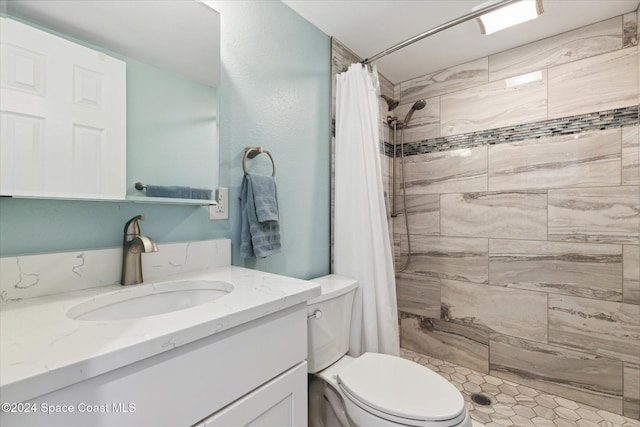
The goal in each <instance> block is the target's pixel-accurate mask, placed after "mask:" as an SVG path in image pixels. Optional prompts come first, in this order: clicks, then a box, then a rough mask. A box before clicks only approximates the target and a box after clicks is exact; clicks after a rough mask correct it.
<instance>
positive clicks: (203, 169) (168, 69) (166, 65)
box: [0, 0, 220, 200]
mask: <svg viewBox="0 0 640 427" xmlns="http://www.w3.org/2000/svg"><path fill="white" fill-rule="evenodd" d="M0 6H2V7H1V8H0V12H2V14H3V15H4V16H8V17H11V18H16V19H18V20H21V21H22V22H26V23H29V24H33V25H34V26H36V27H39V28H41V29H44V30H48V31H49V30H50V31H51V32H53V33H54V34H57V35H59V36H62V37H64V38H68V39H69V40H71V41H74V42H76V43H79V44H83V45H85V46H87V47H90V48H92V49H94V50H98V51H103V52H105V53H106V54H107V55H110V56H113V57H115V58H117V59H120V60H123V61H125V62H126V69H127V71H126V75H127V84H126V87H127V95H126V98H127V106H126V107H127V132H126V133H127V177H126V187H127V190H126V192H127V199H132V200H137V199H142V200H144V196H145V193H144V191H140V190H136V189H135V183H136V182H142V183H144V184H149V185H166V186H190V187H197V188H209V189H215V188H217V186H218V163H219V158H218V155H219V150H218V126H217V109H218V101H217V95H218V94H217V86H218V84H219V72H220V66H219V63H220V59H219V58H220V15H219V13H218V12H216V11H215V10H213V9H212V8H211V7H210V6H209V5H207V4H206V3H204V2H200V1H196V0H163V1H147V0H127V1H112V0H84V1H77V0H49V1H41V0H2V2H1V4H0Z"/></svg>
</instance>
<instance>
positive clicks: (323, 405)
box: [307, 274, 471, 427]
mask: <svg viewBox="0 0 640 427" xmlns="http://www.w3.org/2000/svg"><path fill="white" fill-rule="evenodd" d="M313 282H316V283H318V284H319V285H320V286H321V288H322V294H321V295H320V296H318V297H316V298H314V299H312V300H310V301H309V302H308V305H307V317H308V322H307V325H308V326H307V328H308V358H307V363H308V369H309V373H310V374H312V375H311V376H310V378H311V380H310V382H309V426H310V427H394V426H398V427H400V426H416V427H471V419H470V417H469V414H468V412H467V410H466V407H465V403H464V399H463V397H462V394H461V393H460V392H459V391H458V389H456V388H455V387H454V386H453V385H452V384H451V383H449V382H448V381H446V380H445V379H444V378H442V377H441V376H440V375H438V374H436V373H435V372H433V371H431V370H430V369H428V368H425V367H424V366H421V365H419V364H417V363H414V362H412V361H409V360H406V359H402V358H400V357H397V356H390V355H387V354H378V353H364V354H363V355H361V356H359V357H355V358H354V357H350V356H347V355H346V354H347V351H348V349H349V333H350V329H351V310H352V306H353V299H354V295H355V291H356V289H357V288H358V286H359V284H358V281H357V280H354V279H351V278H348V277H344V276H339V275H335V274H331V275H328V276H324V277H321V278H318V279H314V280H313Z"/></svg>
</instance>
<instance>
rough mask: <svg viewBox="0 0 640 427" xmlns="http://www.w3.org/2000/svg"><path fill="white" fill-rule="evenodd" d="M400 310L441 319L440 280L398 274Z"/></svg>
mask: <svg viewBox="0 0 640 427" xmlns="http://www.w3.org/2000/svg"><path fill="white" fill-rule="evenodd" d="M396 290H397V293H398V310H399V311H403V312H406V313H412V314H417V315H419V316H425V317H434V318H438V317H440V279H438V278H434V277H430V276H425V275H419V274H408V273H398V274H396Z"/></svg>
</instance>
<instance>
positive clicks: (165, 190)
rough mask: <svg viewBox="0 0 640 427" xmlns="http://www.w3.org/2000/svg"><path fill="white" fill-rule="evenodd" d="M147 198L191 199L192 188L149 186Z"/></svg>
mask: <svg viewBox="0 0 640 427" xmlns="http://www.w3.org/2000/svg"><path fill="white" fill-rule="evenodd" d="M147 197H172V198H174V199H190V198H191V187H180V186H165V185H147Z"/></svg>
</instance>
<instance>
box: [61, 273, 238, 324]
mask: <svg viewBox="0 0 640 427" xmlns="http://www.w3.org/2000/svg"><path fill="white" fill-rule="evenodd" d="M232 291H233V285H232V284H231V283H227V282H222V281H218V280H182V281H177V282H166V283H151V284H148V285H131V286H129V287H127V288H125V289H123V290H121V291H116V292H112V293H110V294H105V295H100V296H98V297H96V298H93V299H92V300H90V301H86V302H83V303H80V304H78V305H76V306H73V307H72V308H70V309H69V311H67V317H69V318H71V319H75V320H94V321H101V320H102V321H104V320H125V319H135V318H138V317H147V316H154V315H157V314H165V313H171V312H173V311H178V310H185V309H187V308H191V307H195V306H197V305H200V304H204V303H207V302H210V301H214V300H217V299H219V298H222V297H224V296H226V295H228V294H229V293H230V292H232Z"/></svg>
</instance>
